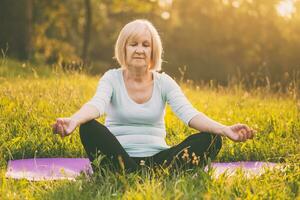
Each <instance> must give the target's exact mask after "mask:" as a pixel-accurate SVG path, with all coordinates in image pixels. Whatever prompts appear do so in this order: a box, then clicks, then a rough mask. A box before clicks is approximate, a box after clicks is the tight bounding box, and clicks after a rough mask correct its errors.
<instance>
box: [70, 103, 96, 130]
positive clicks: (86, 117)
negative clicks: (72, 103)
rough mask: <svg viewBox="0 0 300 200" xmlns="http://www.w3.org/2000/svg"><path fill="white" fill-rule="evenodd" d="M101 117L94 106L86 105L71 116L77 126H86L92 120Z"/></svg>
mask: <svg viewBox="0 0 300 200" xmlns="http://www.w3.org/2000/svg"><path fill="white" fill-rule="evenodd" d="M97 117H99V111H98V110H97V108H96V107H94V106H93V105H88V104H85V105H83V106H82V107H81V108H80V110H78V111H77V112H76V113H75V114H73V115H72V116H71V119H73V120H76V121H77V125H78V126H79V125H81V124H84V123H85V122H88V121H90V120H92V119H95V118H97Z"/></svg>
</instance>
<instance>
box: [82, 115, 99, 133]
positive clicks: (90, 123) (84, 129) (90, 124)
mask: <svg viewBox="0 0 300 200" xmlns="http://www.w3.org/2000/svg"><path fill="white" fill-rule="evenodd" d="M95 123H96V120H95V119H92V120H90V121H88V122H86V123H84V124H81V125H80V126H79V134H80V135H82V134H83V133H86V132H88V131H89V130H90V129H91V128H92V127H93V125H94V124H95Z"/></svg>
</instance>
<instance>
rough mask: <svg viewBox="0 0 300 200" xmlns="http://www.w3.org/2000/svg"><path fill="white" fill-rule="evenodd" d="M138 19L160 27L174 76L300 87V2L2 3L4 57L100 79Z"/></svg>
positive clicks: (0, 36)
mask: <svg viewBox="0 0 300 200" xmlns="http://www.w3.org/2000/svg"><path fill="white" fill-rule="evenodd" d="M137 18H145V19H148V20H150V21H152V22H153V24H154V25H155V26H156V27H157V29H158V31H159V33H160V35H161V37H162V42H163V47H164V55H163V59H164V63H163V71H166V72H167V73H169V74H170V75H172V76H176V77H184V79H189V80H192V81H194V82H196V83H197V82H199V83H211V82H212V81H213V82H215V83H217V84H220V85H224V86H226V85H229V84H231V83H236V82H238V83H241V84H243V85H245V86H247V87H258V86H265V85H269V86H272V88H273V89H274V90H277V91H279V90H285V89H286V88H288V87H290V86H291V85H293V86H294V87H295V86H296V85H297V84H298V83H299V81H298V80H299V78H300V0H64V1H61V0H51V1H47V0H0V48H1V57H3V58H9V59H17V60H21V61H30V62H31V63H35V64H36V65H37V66H41V67H44V66H45V65H43V64H47V65H48V66H51V65H59V66H61V67H63V68H74V69H76V68H85V69H87V71H88V72H89V73H90V74H93V75H97V74H99V73H103V72H104V71H106V70H107V69H109V68H112V67H116V66H117V63H116V61H115V60H114V59H113V49H114V44H115V41H116V39H117V36H118V33H119V31H120V29H121V28H122V27H123V26H124V25H125V24H126V23H127V22H129V21H131V20H133V19H137ZM298 88H299V86H298Z"/></svg>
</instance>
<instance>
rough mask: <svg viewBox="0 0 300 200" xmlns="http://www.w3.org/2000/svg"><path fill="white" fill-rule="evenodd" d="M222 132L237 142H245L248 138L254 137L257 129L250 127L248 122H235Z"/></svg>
mask: <svg viewBox="0 0 300 200" xmlns="http://www.w3.org/2000/svg"><path fill="white" fill-rule="evenodd" d="M222 132H223V135H225V136H227V137H228V138H229V139H231V140H233V141H235V142H244V141H246V140H247V139H252V138H253V137H254V134H255V132H256V131H255V130H253V129H250V128H249V127H248V126H247V125H246V124H234V125H232V126H226V127H225V128H223V130H222Z"/></svg>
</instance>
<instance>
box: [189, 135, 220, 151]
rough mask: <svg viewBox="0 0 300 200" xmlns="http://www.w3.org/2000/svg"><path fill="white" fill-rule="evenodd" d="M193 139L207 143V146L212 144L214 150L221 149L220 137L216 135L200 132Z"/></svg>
mask: <svg viewBox="0 0 300 200" xmlns="http://www.w3.org/2000/svg"><path fill="white" fill-rule="evenodd" d="M194 135H195V136H194V137H197V138H199V139H201V140H202V141H207V143H208V144H212V145H213V146H214V147H215V148H217V149H221V148H222V143H223V142H222V137H221V136H220V135H216V134H213V133H209V132H201V133H197V134H194Z"/></svg>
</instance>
